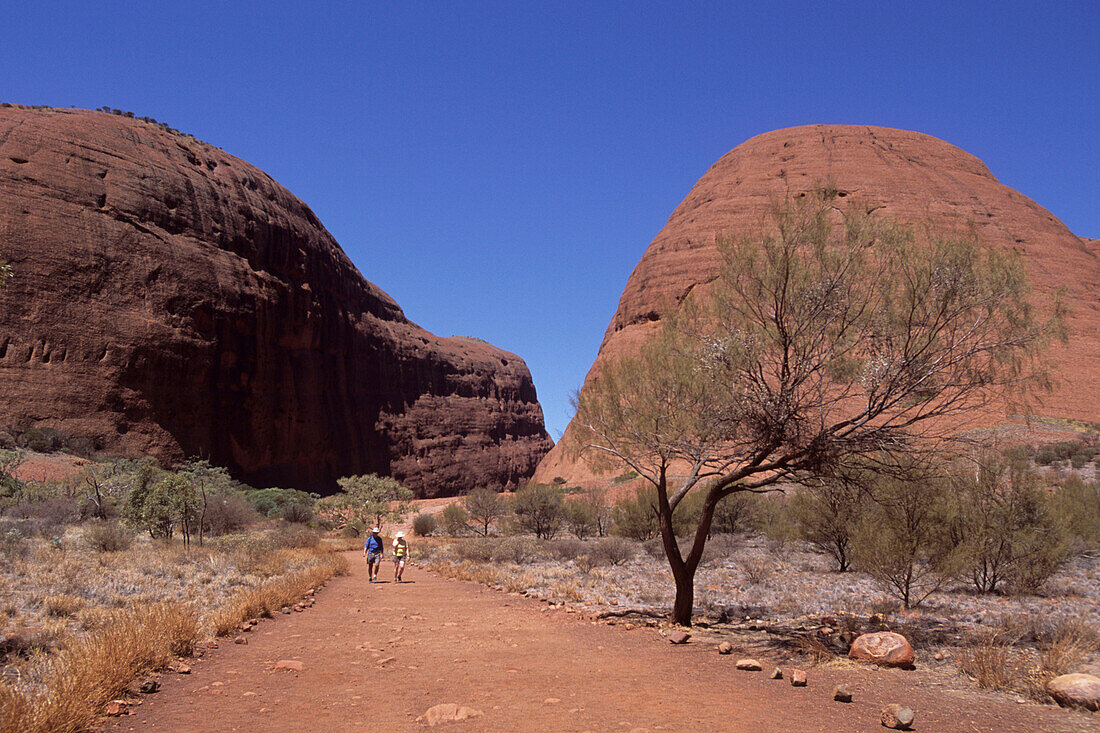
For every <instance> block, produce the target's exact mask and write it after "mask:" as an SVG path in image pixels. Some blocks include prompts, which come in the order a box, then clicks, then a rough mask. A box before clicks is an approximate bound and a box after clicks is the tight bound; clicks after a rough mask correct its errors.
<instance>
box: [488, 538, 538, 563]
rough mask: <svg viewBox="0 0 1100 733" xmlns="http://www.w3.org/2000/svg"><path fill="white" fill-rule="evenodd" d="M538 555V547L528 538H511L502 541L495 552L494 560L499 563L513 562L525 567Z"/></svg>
mask: <svg viewBox="0 0 1100 733" xmlns="http://www.w3.org/2000/svg"><path fill="white" fill-rule="evenodd" d="M537 555H538V546H537V545H536V544H535V543H534V542H532V541H531V540H530V539H528V538H526V537H509V538H507V539H505V540H502V541H501V542H500V543H499V544H498V545H497V546H496V548H495V549H494V550H493V555H492V557H493V559H494V560H496V561H497V562H511V563H515V564H516V565H524V564H526V563H529V562H531V561H532V560H534V559H535V557H536V556H537Z"/></svg>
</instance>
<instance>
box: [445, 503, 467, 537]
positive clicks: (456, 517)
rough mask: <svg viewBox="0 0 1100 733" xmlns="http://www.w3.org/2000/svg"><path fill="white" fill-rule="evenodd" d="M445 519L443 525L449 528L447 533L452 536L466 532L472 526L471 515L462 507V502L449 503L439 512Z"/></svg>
mask: <svg viewBox="0 0 1100 733" xmlns="http://www.w3.org/2000/svg"><path fill="white" fill-rule="evenodd" d="M439 516H440V518H441V519H442V520H443V526H444V527H446V528H447V534H449V535H451V536H452V537H457V536H458V535H461V534H464V533H465V532H466V530H468V529H469V528H470V525H469V521H470V515H469V514H467V513H466V510H465V509H463V508H462V505H461V504H457V503H455V504H448V505H447V506H445V507H443V511H442V512H440V513H439Z"/></svg>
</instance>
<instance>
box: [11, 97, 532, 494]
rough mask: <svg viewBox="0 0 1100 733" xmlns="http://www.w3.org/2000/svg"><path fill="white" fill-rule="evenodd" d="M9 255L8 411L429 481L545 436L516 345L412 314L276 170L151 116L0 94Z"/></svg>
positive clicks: (109, 432) (319, 473)
mask: <svg viewBox="0 0 1100 733" xmlns="http://www.w3.org/2000/svg"><path fill="white" fill-rule="evenodd" d="M0 259H6V260H8V261H10V262H11V263H12V265H13V266H14V268H15V273H16V277H15V278H14V279H13V280H11V281H10V282H9V284H8V286H7V287H6V288H5V289H4V291H3V292H2V293H0V430H6V431H8V432H13V431H21V430H26V429H28V428H30V427H35V426H51V427H55V428H59V429H62V430H64V431H66V432H68V433H70V434H72V435H75V436H80V437H82V438H84V439H86V440H88V441H91V442H92V443H93V444H94V445H95V446H96V447H98V448H100V449H102V450H103V451H105V452H107V453H118V454H130V455H134V454H152V455H155V456H158V457H160V458H162V459H164V460H173V459H178V458H182V457H184V456H188V455H203V456H207V457H209V458H210V459H211V460H213V461H214V462H216V463H220V464H223V465H227V466H229V467H231V468H232V469H233V471H234V473H235V474H236V475H238V476H239V477H240V478H242V479H244V480H247V481H249V482H253V483H256V484H259V485H281V486H296V487H302V488H309V489H322V488H325V487H328V486H331V485H332V484H333V482H334V480H335V479H336V478H337V477H339V476H342V475H348V474H357V473H366V472H379V473H385V474H390V475H393V476H395V477H396V478H398V479H399V480H401V481H403V482H404V483H405V484H406V485H408V486H409V487H410V488H413V489H414V490H415V491H417V493H418V494H420V495H424V496H434V495H439V494H447V493H455V492H458V491H461V490H466V489H470V488H474V487H475V486H486V485H487V486H504V485H507V484H516V483H519V482H522V481H524V480H525V479H526V478H528V477H529V476H530V475H531V473H532V471H533V470H534V468H535V465H536V464H537V462H538V460H539V458H541V457H542V455H543V454H544V453H545V452H546V451H547V450H548V449H549V448H550V446H551V441H550V439H549V436H548V435H547V434H546V431H545V429H544V428H543V419H542V409H541V407H540V406H539V403H538V401H537V398H536V394H535V388H534V385H533V384H532V381H531V375H530V373H529V372H528V370H527V367H526V365H525V364H524V363H523V360H522V359H520V358H519V357H518V356H516V355H515V354H511V353H508V352H506V351H502V350H501V349H498V348H495V347H493V346H491V345H489V344H487V343H485V342H482V341H480V340H477V339H464V338H439V337H436V336H434V335H432V334H430V333H428V332H427V331H425V330H424V329H422V328H420V327H418V326H417V325H416V324H414V323H411V322H410V321H409V320H408V319H406V318H405V315H404V314H403V313H402V311H401V308H400V307H398V305H397V303H395V302H394V301H393V299H392V298H390V296H389V295H387V294H386V293H385V292H383V291H382V290H381V289H380V288H378V287H377V286H375V285H374V284H372V283H370V282H368V281H366V280H365V279H363V277H362V276H361V275H360V274H359V272H358V270H356V268H355V266H354V265H353V264H352V263H351V261H350V260H349V259H348V257H347V256H346V255H345V254H344V252H343V250H341V249H340V247H339V245H338V244H337V243H336V241H335V240H334V239H333V238H332V236H331V235H330V234H329V233H328V232H327V231H326V230H325V229H324V227H323V226H322V225H321V223H320V221H318V219H317V217H316V216H315V215H314V214H313V212H312V211H310V209H309V207H308V206H306V205H305V204H304V203H302V202H301V201H300V200H298V199H297V198H295V197H294V196H293V195H292V194H291V193H290V192H289V191H287V190H286V189H285V188H283V187H282V186H280V185H279V184H278V183H276V182H275V181H274V180H272V179H271V177H270V176H268V175H267V174H266V173H264V172H263V171H261V170H259V169H257V168H255V167H253V166H252V165H249V164H248V163H246V162H244V161H243V160H240V159H238V158H234V157H233V156H231V155H227V154H226V153H225V152H223V151H221V150H220V149H218V148H215V147H213V146H211V145H207V144H205V143H202V142H199V141H198V140H195V139H194V138H192V137H190V136H186V135H182V134H178V133H175V132H173V131H169V130H166V129H163V127H161V126H158V125H155V124H150V123H147V122H143V121H140V120H135V119H129V118H126V117H123V116H118V115H112V114H106V113H102V112H89V111H84V110H52V109H31V108H24V107H12V106H10V105H9V106H6V107H4V108H0Z"/></svg>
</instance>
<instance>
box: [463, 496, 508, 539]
mask: <svg viewBox="0 0 1100 733" xmlns="http://www.w3.org/2000/svg"><path fill="white" fill-rule="evenodd" d="M462 503H463V505H464V506H465V509H466V513H467V514H468V515H469V520H470V521H472V522H473V528H474V530H475V531H477V533H478V534H480V535H482V536H484V537H488V536H489V529H490V528H491V527H492V525H493V522H495V521H496V520H497V519H499V518H500V517H502V516H503V515H504V513H505V511H507V509H508V504H507V502H506V501H505V500H504V498H503V497H502V496H501V495H500V494H498V493H497V492H495V491H493V490H492V489H474V490H473V491H471V492H470V493H469V494H467V495H466V497H465V498H464V499H463V500H462Z"/></svg>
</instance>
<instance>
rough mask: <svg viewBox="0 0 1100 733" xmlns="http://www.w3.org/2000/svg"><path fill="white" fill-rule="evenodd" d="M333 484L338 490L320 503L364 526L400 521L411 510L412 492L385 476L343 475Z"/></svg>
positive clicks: (372, 474)
mask: <svg viewBox="0 0 1100 733" xmlns="http://www.w3.org/2000/svg"><path fill="white" fill-rule="evenodd" d="M336 483H337V484H338V485H339V486H340V493H339V494H336V495H335V496H331V497H325V498H324V499H322V500H321V501H322V502H323V504H322V506H323V507H324V508H327V509H336V510H338V511H342V512H345V513H346V514H347V516H348V518H349V519H355V520H357V521H358V522H360V523H361V524H362V525H364V526H367V527H379V528H381V527H382V525H383V524H384V523H385V522H386V520H390V521H394V522H400V521H401V519H402V518H403V517H404V516H405V515H406V514H408V513H409V511H410V510H411V507H410V505H409V502H410V501H411V500H412V498H413V493H412V491H410V490H409V489H406V488H405V487H404V486H402V485H401V484H399V483H398V482H397V481H396V480H395V479H393V478H391V477H389V476H379V475H378V474H374V473H371V474H366V475H364V476H345V477H343V478H341V479H337V481H336Z"/></svg>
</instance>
